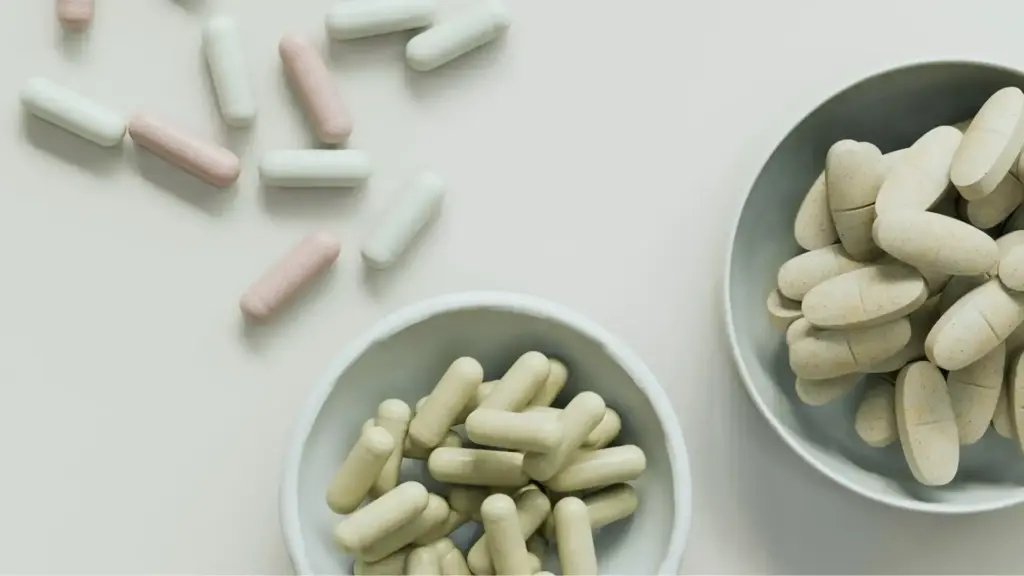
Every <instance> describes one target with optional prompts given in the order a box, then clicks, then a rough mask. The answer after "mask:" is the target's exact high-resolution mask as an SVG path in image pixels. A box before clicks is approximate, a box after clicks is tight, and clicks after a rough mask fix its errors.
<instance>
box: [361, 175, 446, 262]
mask: <svg viewBox="0 0 1024 576" xmlns="http://www.w3.org/2000/svg"><path fill="white" fill-rule="evenodd" d="M444 195H445V188H444V183H443V182H441V179H440V178H438V177H437V176H436V175H434V174H429V173H428V174H423V175H421V176H420V177H419V178H417V179H416V181H415V182H413V183H412V185H411V186H410V187H409V188H408V189H407V190H406V191H405V192H403V193H401V194H399V195H398V197H397V198H395V199H394V200H393V201H392V202H391V204H390V206H388V207H387V208H386V209H385V210H384V212H383V214H382V215H381V216H380V217H379V219H378V221H377V223H376V224H375V225H374V227H373V228H372V230H371V232H370V234H369V236H368V237H367V239H366V241H365V242H364V243H363V248H362V255H363V262H365V263H366V265H367V266H370V267H371V268H377V269H385V268H390V267H391V266H392V265H393V264H394V263H395V261H397V260H398V258H399V257H400V256H401V255H402V254H403V253H405V251H406V250H408V249H409V246H410V245H411V244H412V241H413V240H414V239H416V237H417V236H419V235H420V233H421V232H422V231H423V230H424V229H425V228H426V227H427V224H429V223H430V222H431V221H432V220H433V219H434V218H436V217H437V215H438V214H439V213H440V212H441V207H442V204H443V203H444Z"/></svg>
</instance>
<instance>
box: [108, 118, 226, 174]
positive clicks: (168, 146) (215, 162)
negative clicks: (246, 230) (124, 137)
mask: <svg viewBox="0 0 1024 576" xmlns="http://www.w3.org/2000/svg"><path fill="white" fill-rule="evenodd" d="M128 134H130V135H131V137H132V140H133V141H134V142H135V143H136V144H138V145H139V146H142V147H143V148H145V149H146V150H149V151H150V152H152V153H153V154H155V155H157V156H159V157H161V158H163V159H164V160H166V161H168V162H170V163H171V164H174V165H175V166H177V167H179V168H181V169H182V170H185V171H186V172H188V173H190V174H192V175H193V176H195V177H196V178H199V179H200V180H202V181H203V182H206V183H208V184H210V185H212V186H216V187H218V188H227V187H228V186H231V185H232V184H234V183H235V180H238V174H239V173H240V172H241V171H242V163H241V161H240V160H239V159H238V156H235V154H234V153H233V152H232V151H230V150H228V149H227V148H224V147H223V146H219V145H217V144H215V143H213V142H208V141H205V140H200V139H199V138H196V137H195V136H192V135H191V134H187V133H185V132H183V131H181V130H180V129H179V128H178V127H176V126H172V125H170V124H166V123H164V122H163V121H161V120H158V119H157V118H154V117H153V116H150V115H148V114H136V115H135V116H134V117H133V118H132V119H131V121H130V122H128Z"/></svg>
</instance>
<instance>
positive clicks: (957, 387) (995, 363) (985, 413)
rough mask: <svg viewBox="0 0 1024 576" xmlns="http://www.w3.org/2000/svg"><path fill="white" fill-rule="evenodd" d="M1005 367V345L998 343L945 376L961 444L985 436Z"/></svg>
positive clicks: (997, 398)
mask: <svg viewBox="0 0 1024 576" xmlns="http://www.w3.org/2000/svg"><path fill="white" fill-rule="evenodd" d="M1005 368H1006V344H1005V343H1000V344H999V345H998V346H996V347H995V348H994V349H993V350H992V351H991V352H989V353H988V354H985V355H984V356H982V357H981V358H980V359H978V360H976V361H975V362H973V363H971V364H968V365H967V366H965V367H963V368H961V369H959V370H952V371H950V372H949V374H947V375H946V387H947V388H948V389H949V398H950V402H952V404H953V415H954V417H955V419H956V427H957V431H958V434H957V435H958V437H959V438H960V445H961V446H966V445H968V444H974V443H975V442H977V441H978V440H981V437H982V436H984V435H985V431H987V430H988V425H989V424H990V423H991V422H992V417H993V416H994V415H995V413H996V405H997V404H998V403H999V394H1000V391H1001V390H1002V388H1003V375H1004V374H1005Z"/></svg>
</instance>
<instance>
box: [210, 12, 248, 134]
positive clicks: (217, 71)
mask: <svg viewBox="0 0 1024 576" xmlns="http://www.w3.org/2000/svg"><path fill="white" fill-rule="evenodd" d="M203 51H204V52H206V64H207V66H208V68H209V70H210V78H211V79H212V80H213V89H214V91H215V92H216V93H217V105H218V106H219V108H220V115H221V118H223V119H224V123H225V124H227V125H228V126H235V127H244V126H248V125H250V124H252V121H253V119H255V118H256V97H255V96H254V95H253V90H252V85H251V83H250V82H249V69H248V67H247V66H246V63H245V48H244V47H243V46H242V38H241V36H240V35H239V34H238V26H236V25H235V21H234V20H232V19H231V18H228V17H226V16H217V17H214V18H211V19H210V20H208V21H207V22H206V25H205V26H203Z"/></svg>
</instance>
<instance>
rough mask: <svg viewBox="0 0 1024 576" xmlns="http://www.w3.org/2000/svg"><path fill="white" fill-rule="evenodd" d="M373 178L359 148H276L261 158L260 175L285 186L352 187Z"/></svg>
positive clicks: (268, 180)
mask: <svg viewBox="0 0 1024 576" xmlns="http://www.w3.org/2000/svg"><path fill="white" fill-rule="evenodd" d="M369 177H370V159H369V158H368V157H367V156H366V154H364V153H363V152H360V151H358V150H274V151H272V152H267V153H266V154H264V155H263V158H262V159H261V160H260V178H261V179H262V180H263V183H264V184H266V185H267V186H279V187H282V188H335V187H337V188H352V187H355V186H359V185H360V184H362V183H364V182H366V179H367V178H369Z"/></svg>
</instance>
